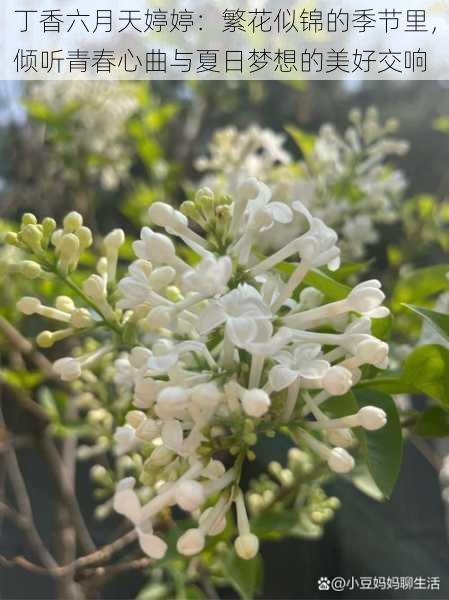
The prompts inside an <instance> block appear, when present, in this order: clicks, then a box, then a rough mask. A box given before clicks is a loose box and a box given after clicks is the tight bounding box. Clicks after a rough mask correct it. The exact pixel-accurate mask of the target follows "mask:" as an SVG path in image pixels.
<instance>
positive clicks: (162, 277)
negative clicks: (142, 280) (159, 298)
mask: <svg viewBox="0 0 449 600" xmlns="http://www.w3.org/2000/svg"><path fill="white" fill-rule="evenodd" d="M175 277H176V271H175V269H173V267H159V268H157V269H155V270H154V271H153V272H152V273H151V275H150V276H149V278H148V283H149V285H150V286H151V287H152V288H154V289H155V290H160V289H163V288H165V287H167V286H168V285H170V284H171V283H172V282H173V280H174V278H175Z"/></svg>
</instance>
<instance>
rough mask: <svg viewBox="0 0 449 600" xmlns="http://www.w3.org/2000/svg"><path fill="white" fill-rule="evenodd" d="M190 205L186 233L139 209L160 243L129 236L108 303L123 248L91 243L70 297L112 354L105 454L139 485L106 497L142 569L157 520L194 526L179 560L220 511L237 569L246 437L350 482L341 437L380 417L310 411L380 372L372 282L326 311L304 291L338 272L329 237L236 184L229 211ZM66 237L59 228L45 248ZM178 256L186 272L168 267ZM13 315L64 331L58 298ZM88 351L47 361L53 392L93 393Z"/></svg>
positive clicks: (76, 222) (200, 198) (176, 221)
mask: <svg viewBox="0 0 449 600" xmlns="http://www.w3.org/2000/svg"><path fill="white" fill-rule="evenodd" d="M195 202H196V204H195V203H194V202H190V201H189V203H188V205H187V207H184V209H185V210H187V211H188V213H189V214H191V215H197V216H199V220H198V221H197V223H196V225H197V226H196V225H195V224H194V222H191V221H189V220H188V219H187V218H186V217H185V216H184V215H183V214H182V213H181V212H180V211H178V210H176V209H174V208H172V207H171V206H169V205H166V204H163V203H160V202H156V203H154V204H153V205H152V206H151V208H150V218H151V221H152V224H153V225H154V226H155V227H158V228H161V229H162V231H159V230H156V229H151V228H149V227H144V228H143V229H142V231H141V238H140V239H139V240H138V241H136V242H134V244H133V249H134V253H135V255H136V260H135V261H134V262H133V263H132V264H131V265H130V266H129V269H128V272H127V273H126V274H125V275H124V277H123V278H122V279H121V280H120V281H119V282H118V284H117V291H118V293H117V294H116V293H115V291H116V290H115V284H114V278H115V272H116V259H117V248H118V245H119V244H120V243H121V242H122V241H123V236H122V235H121V233H120V232H117V231H115V232H112V234H110V236H108V238H107V244H106V246H108V248H107V256H106V257H105V259H106V261H101V264H100V265H99V267H98V269H97V270H98V273H97V274H94V275H91V276H90V277H88V278H87V279H86V281H85V282H84V285H83V290H84V294H85V295H86V297H87V299H88V300H89V306H90V308H91V309H92V315H90V313H89V316H90V318H91V319H93V323H94V324H98V325H102V326H105V325H107V326H109V327H111V328H112V329H113V331H114V336H116V339H117V346H119V347H120V353H119V354H118V355H117V354H116V362H115V364H114V365H113V367H112V368H111V370H112V372H113V373H112V377H113V379H114V381H115V384H116V386H117V396H118V402H128V408H127V414H126V415H125V421H124V423H122V422H120V426H119V427H117V429H116V432H115V435H114V439H115V451H116V453H117V454H118V455H120V456H121V459H124V458H125V457H124V456H123V455H125V454H127V453H129V454H130V455H131V456H132V460H131V463H132V465H133V468H134V469H136V470H137V471H138V472H139V486H137V484H136V483H135V481H134V480H131V479H129V478H125V480H124V481H121V482H120V483H119V484H118V485H117V488H116V494H115V497H114V507H115V509H116V510H117V511H118V512H120V513H121V514H123V515H124V516H126V517H127V518H128V519H129V520H130V521H131V522H132V524H133V526H134V527H135V530H136V532H137V536H138V539H139V543H140V546H141V548H142V550H143V551H144V552H145V553H146V554H147V555H148V556H150V557H152V558H155V559H157V558H161V557H162V556H164V554H165V552H166V542H165V541H164V540H163V539H162V538H161V537H160V536H159V535H157V534H156V533H155V531H157V530H158V527H159V524H160V522H161V520H164V519H165V518H166V516H167V514H168V513H169V511H170V509H171V508H172V507H174V506H177V507H178V508H179V509H181V510H183V511H187V512H188V513H190V516H191V518H192V519H193V520H194V521H196V525H194V526H192V527H191V528H190V529H189V530H188V531H186V532H185V533H184V534H183V535H182V536H181V537H180V538H179V539H178V541H177V549H178V551H179V552H180V553H181V554H184V555H186V556H192V555H194V554H196V553H199V552H201V551H202V550H203V548H204V547H205V545H206V544H207V539H208V536H211V535H216V534H217V533H219V532H220V531H222V530H223V527H224V525H225V523H226V519H227V514H228V512H229V511H230V510H231V507H232V506H234V505H235V514H236V517H237V529H238V536H237V538H236V540H235V550H236V552H237V554H238V555H239V556H240V557H242V558H244V559H250V558H252V557H253V556H254V555H255V554H256V553H257V551H258V546H259V542H258V539H257V537H256V536H255V534H254V533H253V532H251V530H250V527H249V520H248V515H247V512H246V505H245V498H244V495H243V493H242V492H241V489H240V476H241V472H242V468H243V465H244V461H245V459H246V458H247V459H250V460H251V459H253V458H254V457H255V450H254V449H253V448H255V446H256V443H257V441H258V437H259V436H261V435H264V434H265V433H267V432H272V431H276V430H280V429H281V430H282V431H283V432H284V433H288V434H289V435H290V436H291V438H292V439H293V441H294V442H295V443H296V444H297V445H298V446H300V447H303V448H305V449H307V452H309V453H313V455H314V456H315V457H316V461H317V462H322V463H323V465H327V466H328V467H329V469H330V470H331V471H334V472H336V473H348V472H350V471H351V470H352V469H353V467H354V465H355V460H354V458H353V456H352V455H351V454H350V450H351V448H352V446H353V445H354V444H356V443H357V436H355V435H354V434H353V433H352V430H353V429H354V428H358V427H362V428H364V429H367V430H369V431H374V430H376V429H379V428H380V427H382V426H383V425H384V424H385V422H386V414H385V412H384V411H383V410H382V409H380V408H378V407H370V406H368V407H363V408H361V410H359V411H357V412H355V413H354V414H352V415H348V416H346V417H343V418H341V419H335V418H333V417H332V415H329V414H327V412H326V400H328V399H329V398H330V397H332V396H336V397H338V396H342V395H343V394H345V393H346V392H348V391H349V390H350V389H351V388H352V386H354V385H355V384H356V383H357V382H358V381H359V379H360V377H361V373H362V368H363V366H364V365H372V366H373V367H376V368H378V369H384V368H386V366H387V362H388V345H387V344H386V343H385V342H383V341H381V340H379V339H377V338H376V337H375V336H374V335H373V333H372V320H373V319H380V318H383V317H385V316H386V315H388V310H387V309H386V308H385V307H383V306H382V303H383V300H384V294H383V292H382V291H381V284H380V282H379V281H377V280H369V281H366V282H363V283H360V284H358V285H356V286H355V287H354V288H353V289H349V290H348V293H347V296H346V297H345V298H343V299H339V300H336V301H327V299H326V296H325V294H324V293H323V291H320V290H318V289H316V288H314V287H311V286H310V285H309V284H308V282H307V278H308V276H309V274H310V273H311V272H312V271H313V274H314V276H315V278H318V280H319V271H320V269H321V268H323V267H327V268H328V269H330V270H335V269H337V268H338V267H339V264H340V249H339V246H338V239H337V234H336V232H335V231H334V230H333V229H331V228H330V227H328V226H327V225H326V224H325V223H324V222H323V221H322V220H321V219H320V218H317V217H315V216H314V215H313V214H312V213H311V211H310V210H309V209H308V208H306V207H305V206H304V205H303V204H302V203H301V202H300V201H299V200H298V199H297V198H295V199H293V200H292V201H291V202H290V206H291V208H288V207H287V208H288V210H287V209H286V207H285V206H278V205H277V202H276V201H273V198H272V195H271V192H270V190H269V189H268V188H267V186H265V185H264V184H261V183H260V182H258V181H257V180H255V179H249V180H247V181H246V182H244V181H242V182H240V183H239V185H238V189H237V190H236V192H235V199H234V200H232V199H229V198H223V197H221V196H220V195H216V194H213V193H212V192H210V191H205V190H203V191H202V192H201V193H200V194H197V196H196V197H195ZM192 205H193V206H192ZM293 213H295V214H297V215H299V217H300V220H301V226H300V228H299V229H298V231H297V232H296V234H295V235H294V236H293V238H290V239H288V240H286V241H285V244H284V245H283V246H282V247H280V248H279V249H277V250H274V251H265V249H264V246H263V245H260V244H259V240H260V239H261V236H263V235H264V233H265V232H266V231H271V228H272V227H274V223H277V224H278V225H284V226H285V227H290V220H291V217H292V215H293ZM192 219H193V217H192ZM28 225H31V226H32V227H33V225H32V223H30V224H26V225H25V229H26V227H28ZM80 225H81V221H80V218H79V217H78V216H76V215H72V216H71V217H70V219H68V220H67V222H65V224H64V226H65V228H66V229H65V230H61V231H62V233H61V234H58V235H56V239H55V244H56V245H58V244H59V242H60V239H61V237H63V236H66V235H71V233H70V230H72V229H75V230H76V231H79V227H80ZM201 230H202V231H201ZM200 231H201V233H200ZM19 235H20V234H19ZM18 237H19V236H18ZM21 239H23V240H25V241H27V242H30V243H31V244H32V245H33V247H34V246H35V245H36V244H37V245H39V244H40V243H41V242H40V240H41V229H40V228H39V227H37V228H34V229H33V228H32V229H31V230H30V229H29V227H28V229H26V232H25V235H24V236H23V235H22V237H21ZM24 243H25V242H24ZM70 243H71V242H70ZM28 245H29V244H28ZM36 247H37V246H36ZM186 249H188V252H186ZM192 253H193V254H194V255H195V259H196V260H195V261H194V262H195V266H193V267H192V266H191V265H189V264H188V262H187V261H186V259H185V258H181V256H184V257H185V256H187V255H192ZM67 258H68V257H67ZM60 259H61V255H60V253H59V254H58V255H57V258H56V260H60ZM64 259H65V258H64ZM68 266H70V265H68ZM70 268H71V267H70ZM111 287H112V290H111ZM18 307H19V309H20V310H21V311H22V312H24V313H25V314H30V315H33V314H38V315H39V316H40V317H43V318H49V319H53V320H54V321H56V322H57V323H62V324H63V326H64V327H67V326H70V327H69V329H72V328H73V329H74V326H73V314H75V312H76V311H77V310H78V309H77V308H76V307H75V306H74V304H73V303H72V302H70V301H68V300H67V299H66V298H64V297H62V298H59V299H58V300H57V302H56V305H55V307H47V306H44V305H43V304H42V302H41V301H40V300H39V299H38V298H33V297H27V298H23V299H22V300H21V301H20V302H19V305H18ZM81 316H82V315H81ZM81 316H80V315H78V318H79V320H80V321H81V320H82V319H81ZM100 317H101V320H100ZM86 318H87V317H86ZM83 323H84V321H83ZM86 326H87V327H89V326H90V321H89V323H87V324H86ZM44 334H45V335H43V341H44V342H45V343H46V342H47V341H48V340H47V338H48V335H47V332H44ZM54 335H57V336H59V335H60V336H61V339H62V338H63V337H65V336H66V335H68V333H67V330H66V329H61V330H59V332H55V334H54ZM122 348H125V349H126V352H122ZM89 350H90V351H89V352H87V353H85V354H81V355H78V356H76V357H71V356H66V357H64V358H61V359H59V360H58V361H56V362H55V364H54V370H55V372H56V373H57V374H58V375H59V376H60V377H61V378H62V379H63V380H65V381H73V380H75V379H78V378H83V379H84V380H90V381H96V379H95V373H94V371H93V369H94V367H95V366H96V365H97V363H98V361H100V360H101V359H102V358H103V357H104V356H105V355H106V354H109V353H111V352H112V350H113V346H112V345H110V344H104V345H103V346H99V347H96V348H94V349H92V350H91V349H89ZM122 396H123V400H122ZM267 435H268V433H267ZM217 456H220V459H221V458H222V457H223V462H222V461H221V460H217ZM225 464H226V465H227V466H226V467H225ZM135 488H136V489H135ZM139 498H142V499H143V498H145V502H144V503H142V504H141V502H140V499H139ZM212 503H213V505H211V504H212Z"/></svg>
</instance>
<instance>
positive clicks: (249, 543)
mask: <svg viewBox="0 0 449 600" xmlns="http://www.w3.org/2000/svg"><path fill="white" fill-rule="evenodd" d="M234 547H235V551H236V553H237V555H238V556H239V557H240V558H242V559H243V560H251V559H252V558H254V557H255V556H256V554H257V553H258V552H259V538H258V537H257V536H256V535H254V534H253V533H246V534H244V535H239V536H238V538H236V540H235V542H234Z"/></svg>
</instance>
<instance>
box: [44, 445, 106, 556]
mask: <svg viewBox="0 0 449 600" xmlns="http://www.w3.org/2000/svg"><path fill="white" fill-rule="evenodd" d="M38 445H39V447H40V448H41V450H42V453H43V455H44V458H45V459H46V462H47V464H48V466H49V468H50V470H51V472H52V474H53V476H54V479H55V483H56V486H57V488H58V493H59V495H60V496H61V500H62V501H63V503H64V505H65V506H66V508H67V511H68V512H69V513H70V518H71V521H72V523H73V526H74V528H75V530H76V534H77V537H78V540H79V542H80V544H81V546H82V547H83V549H84V551H85V552H94V551H95V550H96V547H95V544H94V542H93V540H92V538H91V536H90V533H89V530H88V529H87V526H86V523H85V521H84V518H83V515H82V514H81V510H80V507H79V505H78V501H77V499H76V493H75V490H74V486H73V485H72V483H71V482H70V480H69V478H68V476H67V473H66V472H65V470H64V464H63V462H62V460H61V457H60V455H59V452H58V450H57V449H56V446H55V444H54V442H53V440H51V439H50V438H49V437H44V438H42V439H40V440H38Z"/></svg>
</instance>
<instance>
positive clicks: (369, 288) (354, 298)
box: [346, 280, 385, 313]
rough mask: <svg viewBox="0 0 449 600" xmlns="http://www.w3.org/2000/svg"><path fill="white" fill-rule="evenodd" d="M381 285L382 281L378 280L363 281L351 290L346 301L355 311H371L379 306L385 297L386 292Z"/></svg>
mask: <svg viewBox="0 0 449 600" xmlns="http://www.w3.org/2000/svg"><path fill="white" fill-rule="evenodd" d="M370 284H372V285H370ZM379 287H380V283H379V282H378V281H376V280H373V281H367V282H365V283H362V284H360V285H358V286H356V287H355V288H354V289H353V290H352V291H351V293H350V294H349V296H348V297H347V300H346V301H347V302H348V304H349V306H350V307H351V309H352V310H354V311H355V312H358V313H367V312H370V311H372V310H374V309H376V308H378V307H379V306H380V305H381V304H382V302H383V301H384V299H385V294H384V293H383V292H382V290H381V289H379Z"/></svg>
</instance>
